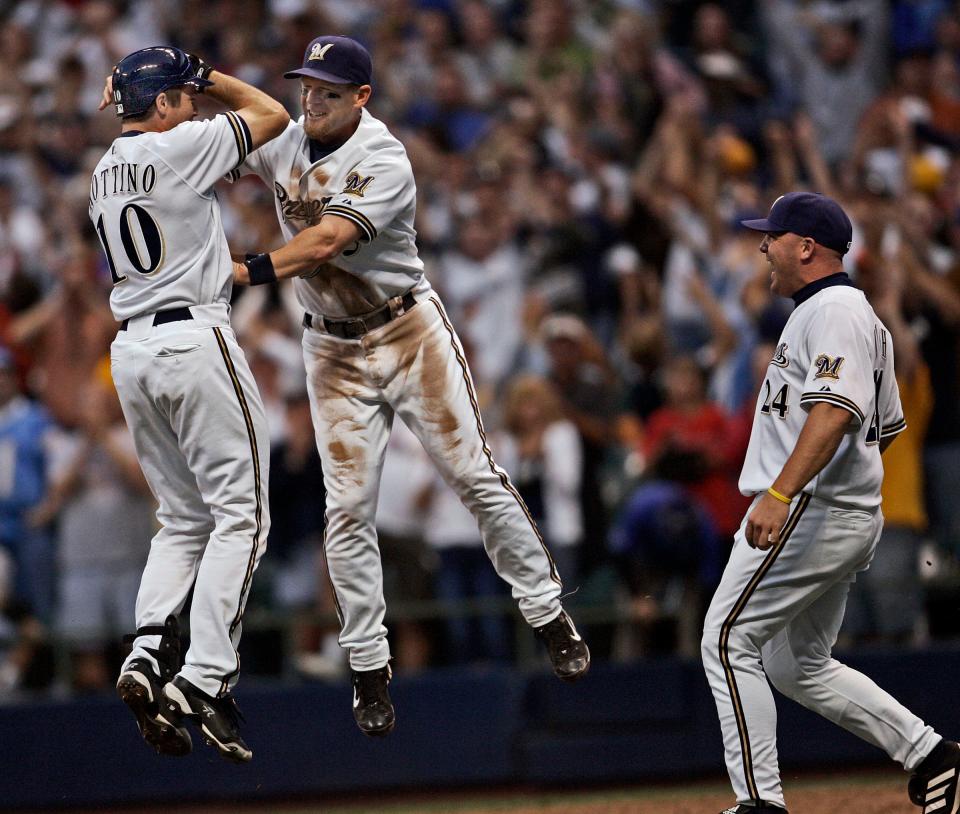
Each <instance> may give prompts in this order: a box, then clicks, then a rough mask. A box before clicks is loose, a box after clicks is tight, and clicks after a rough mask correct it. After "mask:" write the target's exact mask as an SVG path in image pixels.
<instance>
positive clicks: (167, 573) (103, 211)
mask: <svg viewBox="0 0 960 814" xmlns="http://www.w3.org/2000/svg"><path fill="white" fill-rule="evenodd" d="M201 91H206V93H208V94H209V95H210V96H212V97H213V98H214V99H216V100H217V101H219V102H222V103H223V104H224V105H226V106H227V107H228V108H230V111H229V112H227V113H224V114H221V115H218V116H214V117H213V118H212V119H210V120H208V121H193V119H194V118H195V116H196V112H197V111H196V106H195V101H194V99H195V96H196V94H197V93H200V92H201ZM110 103H113V104H114V105H115V106H116V113H117V115H118V116H119V117H121V119H122V125H121V133H120V135H119V136H118V137H117V139H116V140H114V142H113V144H111V145H110V147H109V148H108V150H107V152H106V153H105V154H104V156H103V158H102V159H101V160H100V162H99V164H97V168H96V170H95V171H94V173H93V178H92V179H91V185H90V219H91V220H92V221H93V224H94V227H95V228H96V231H97V234H98V235H99V238H100V241H101V243H102V246H103V251H104V254H105V255H106V260H107V263H108V265H109V268H110V274H111V275H112V277H113V292H112V294H111V296H110V305H111V308H112V309H113V315H114V317H115V318H116V319H117V320H118V321H119V322H120V330H119V331H118V332H117V337H116V339H115V340H114V342H113V344H112V346H111V349H110V357H111V370H112V373H113V380H114V383H115V384H116V388H117V392H118V394H119V396H120V402H121V404H122V406H123V414H124V417H125V418H126V421H127V424H128V426H129V427H130V431H131V433H132V435H133V440H134V444H135V447H136V452H137V457H138V458H139V460H140V465H141V467H142V468H143V473H144V475H145V476H146V479H147V482H148V483H149V485H150V488H151V490H152V491H153V494H154V496H155V498H156V499H157V502H158V504H159V508H158V511H157V519H158V520H159V523H160V530H159V531H158V532H157V534H156V535H155V536H154V538H153V540H152V542H151V544H150V553H149V557H148V559H147V564H146V567H145V568H144V572H143V577H142V580H141V583H140V590H139V593H138V595H137V604H136V624H137V630H136V633H135V634H133V635H132V636H131V637H128V638H129V639H131V640H132V644H133V649H132V651H131V653H130V655H129V656H128V657H127V659H126V660H125V661H124V664H123V668H122V671H121V674H120V678H119V680H118V682H117V692H118V693H119V695H120V697H121V698H122V699H123V701H124V702H125V703H126V704H127V706H128V707H129V708H130V710H131V711H132V712H133V714H134V716H135V717H136V719H137V725H138V726H139V728H140V732H141V734H142V735H143V737H144V739H145V740H146V741H147V743H149V744H150V745H151V746H153V747H154V748H155V749H156V750H157V751H158V752H160V753H162V754H167V755H184V754H186V753H188V752H189V751H190V750H191V738H190V734H189V732H188V731H187V729H186V728H185V726H184V722H185V721H186V720H189V721H191V722H193V723H195V724H196V725H197V726H198V727H199V729H200V731H201V733H202V735H203V737H204V738H205V739H206V741H207V742H208V743H210V744H212V745H213V746H215V747H216V749H217V750H218V751H219V753H220V754H221V755H223V757H225V758H227V759H229V760H232V761H237V762H245V761H248V760H250V759H251V757H252V752H251V750H250V749H249V747H248V746H247V745H246V743H244V741H243V738H242V737H241V736H240V732H239V723H238V722H239V718H238V711H237V707H236V702H235V700H234V698H233V695H232V694H231V688H232V687H233V686H234V684H235V683H236V681H237V675H238V673H239V670H240V660H239V657H238V655H237V644H238V642H239V640H240V631H241V621H242V618H243V611H244V605H245V603H246V600H247V596H248V594H249V591H250V583H251V579H252V577H253V572H254V570H255V569H256V567H257V563H258V561H259V559H260V557H261V555H262V554H263V551H264V548H265V546H266V539H267V531H268V529H269V526H270V519H269V512H268V508H267V475H268V463H269V448H268V438H267V424H266V417H265V414H264V409H263V405H262V403H261V400H260V394H259V393H258V392H257V387H256V383H255V382H254V379H253V376H252V375H251V373H250V370H249V368H248V367H247V362H246V360H245V358H244V355H243V351H242V350H241V349H240V346H239V345H238V344H237V340H236V338H235V337H234V334H233V330H232V329H231V327H230V319H229V314H230V305H229V303H230V292H231V289H232V286H233V263H232V260H231V257H230V251H229V248H228V246H227V240H226V237H225V235H224V232H223V225H222V223H221V216H220V206H219V203H218V201H217V196H216V194H215V192H214V190H213V186H214V184H215V183H216V182H217V181H218V180H220V179H221V178H222V177H223V176H224V175H225V174H226V173H228V172H230V171H231V170H232V169H234V168H235V167H236V166H237V165H238V164H240V163H241V162H242V161H243V160H244V159H245V158H246V157H247V155H248V154H249V153H250V151H251V150H254V149H256V148H257V147H259V146H260V145H262V144H263V143H264V142H266V141H267V140H268V139H271V138H273V137H275V136H276V135H277V134H279V133H280V132H282V131H283V129H284V127H285V126H286V124H287V122H288V121H289V120H290V117H289V116H288V115H287V113H286V111H285V110H284V109H283V106H282V105H280V104H279V103H278V102H276V101H274V100H273V99H271V98H270V97H269V96H267V95H266V94H264V93H262V92H261V91H259V90H257V89H256V88H254V87H252V86H251V85H248V84H246V83H244V82H241V81H240V80H238V79H234V78H233V77H231V76H226V75H225V74H222V73H219V72H218V71H215V70H212V69H211V68H210V67H209V66H208V65H206V64H205V63H204V62H203V61H202V60H200V59H198V58H197V57H194V56H191V55H188V54H185V53H184V52H183V51H180V50H179V49H177V48H169V47H153V48H146V49H143V50H141V51H136V52H135V53H132V54H130V55H128V56H126V57H124V58H123V59H122V60H120V62H119V63H118V64H117V66H116V67H115V68H114V70H113V74H112V76H111V77H108V79H107V86H106V88H105V90H104V98H103V100H102V102H101V105H100V109H101V110H102V109H103V108H104V107H106V106H107V105H108V104H110ZM191 588H192V589H193V600H192V604H191V609H190V636H191V640H190V648H189V650H188V651H187V653H186V656H185V658H184V661H183V664H182V665H181V663H180V638H179V630H178V618H179V614H180V611H181V610H182V608H183V606H184V603H185V602H186V599H187V595H188V593H189V592H190V590H191Z"/></svg>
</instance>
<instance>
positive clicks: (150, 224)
mask: <svg viewBox="0 0 960 814" xmlns="http://www.w3.org/2000/svg"><path fill="white" fill-rule="evenodd" d="M97 234H98V235H100V243H101V245H102V246H103V252H104V254H106V256H107V263H108V264H109V266H110V276H111V277H112V278H113V284H114V285H119V284H120V283H122V282H123V281H124V280H126V279H127V275H126V274H121V273H120V271H118V270H117V264H116V261H115V260H114V258H113V252H112V251H111V249H110V241H109V240H108V239H107V230H106V228H105V226H104V223H103V215H102V214H101V215H100V217H99V218H97ZM120 242H121V243H122V244H123V251H124V254H126V256H127V261H128V262H129V264H130V265H131V266H132V267H133V269H134V270H135V271H137V272H139V273H140V274H144V275H146V274H153V273H154V272H155V271H157V270H159V268H160V267H161V266H162V265H163V260H164V255H165V254H166V251H165V244H164V241H163V234H162V233H161V232H160V227H159V226H157V222H156V221H155V220H154V219H153V218H152V217H151V216H150V213H149V212H147V210H146V209H144V208H143V207H142V206H138V205H137V204H133V203H130V204H127V205H126V206H125V207H123V209H121V210H120Z"/></svg>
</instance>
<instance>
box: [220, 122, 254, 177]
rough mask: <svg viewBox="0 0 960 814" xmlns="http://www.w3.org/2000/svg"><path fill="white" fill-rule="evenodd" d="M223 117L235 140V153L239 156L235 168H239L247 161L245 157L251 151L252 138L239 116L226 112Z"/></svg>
mask: <svg viewBox="0 0 960 814" xmlns="http://www.w3.org/2000/svg"><path fill="white" fill-rule="evenodd" d="M225 115H226V117H227V121H228V122H230V126H231V127H232V128H233V137H234V138H235V139H236V140H237V153H238V154H239V155H240V160H239V161H238V162H237V166H238V167H239V166H240V165H241V164H242V163H243V162H244V161H246V160H247V155H249V153H250V151H251V150H252V149H253V137H252V136H251V135H250V128H249V127H248V126H247V123H246V122H245V121H244V120H243V118H242V117H241V116H238V115H237V114H236V113H234V112H233V111H232V110H228V111H227V112H226V114H225Z"/></svg>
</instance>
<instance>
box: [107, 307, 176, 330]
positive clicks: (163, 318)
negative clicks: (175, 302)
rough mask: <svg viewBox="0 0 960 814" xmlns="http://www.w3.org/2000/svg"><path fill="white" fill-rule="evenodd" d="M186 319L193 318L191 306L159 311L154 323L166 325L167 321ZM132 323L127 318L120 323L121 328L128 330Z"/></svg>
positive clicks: (154, 316) (155, 324)
mask: <svg viewBox="0 0 960 814" xmlns="http://www.w3.org/2000/svg"><path fill="white" fill-rule="evenodd" d="M185 319H193V314H191V313H190V309H189V308H168V309H167V310H166V311H157V312H156V313H155V314H154V315H153V325H154V327H156V326H157V325H164V324H166V323H167V322H180V321H182V320H185ZM129 324H130V320H129V319H125V320H124V321H123V322H121V323H120V330H121V331H125V330H127V326H128V325H129Z"/></svg>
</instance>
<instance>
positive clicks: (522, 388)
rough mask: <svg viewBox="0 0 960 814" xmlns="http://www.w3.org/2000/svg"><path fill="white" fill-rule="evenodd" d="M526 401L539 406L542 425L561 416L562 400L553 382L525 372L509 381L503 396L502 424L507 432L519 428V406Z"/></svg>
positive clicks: (557, 419) (513, 431)
mask: <svg viewBox="0 0 960 814" xmlns="http://www.w3.org/2000/svg"><path fill="white" fill-rule="evenodd" d="M527 402H533V403H534V404H536V405H537V406H538V407H539V408H540V415H541V418H542V419H543V423H544V425H548V424H552V423H553V422H555V421H559V420H560V419H561V418H563V402H562V401H561V399H560V394H559V393H558V392H557V388H556V387H554V385H553V383H552V382H550V381H549V380H547V379H545V378H543V376H536V375H534V374H532V373H525V374H522V375H520V376H516V377H514V378H513V379H512V380H511V381H510V384H509V385H508V386H507V392H506V395H505V396H504V406H503V425H504V427H506V429H507V431H508V432H511V433H515V432H517V431H518V430H520V429H521V427H520V408H521V407H522V406H523V405H524V404H526V403H527Z"/></svg>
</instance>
